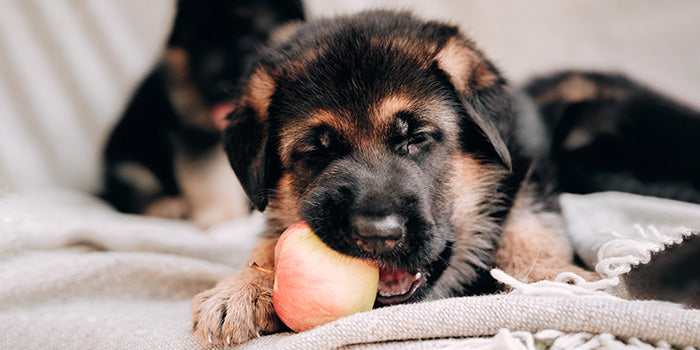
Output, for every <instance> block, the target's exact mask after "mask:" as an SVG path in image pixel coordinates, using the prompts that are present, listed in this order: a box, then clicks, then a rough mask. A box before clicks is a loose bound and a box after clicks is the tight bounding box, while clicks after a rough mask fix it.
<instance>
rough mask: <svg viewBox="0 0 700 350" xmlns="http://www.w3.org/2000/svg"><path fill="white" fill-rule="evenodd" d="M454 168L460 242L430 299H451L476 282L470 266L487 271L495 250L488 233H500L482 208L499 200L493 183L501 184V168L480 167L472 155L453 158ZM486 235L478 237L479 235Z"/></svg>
mask: <svg viewBox="0 0 700 350" xmlns="http://www.w3.org/2000/svg"><path fill="white" fill-rule="evenodd" d="M450 162H451V164H453V170H452V175H451V176H450V179H451V184H450V187H451V190H450V193H452V194H454V195H455V196H456V198H455V199H454V203H453V207H452V208H453V214H452V217H451V218H450V221H451V223H452V227H454V230H455V235H456V236H457V240H456V241H455V244H454V246H453V250H454V254H455V256H456V257H455V258H453V259H452V261H453V263H452V264H450V266H449V267H448V268H447V269H446V270H445V272H444V273H443V274H442V276H441V277H440V279H439V280H438V282H437V283H438V285H439V286H440V288H438V289H436V290H435V291H434V292H433V294H432V295H431V299H436V298H443V297H447V296H450V294H440V293H447V292H448V291H450V290H460V288H462V283H463V282H464V281H471V280H474V279H475V278H476V277H477V276H476V274H475V271H474V269H473V266H472V265H471V264H475V265H476V266H478V265H479V264H480V263H481V266H480V267H482V268H487V266H485V264H483V262H484V261H487V260H488V258H489V257H488V256H486V254H488V253H486V252H487V251H488V249H490V248H492V243H491V241H490V238H491V237H493V236H489V233H492V234H495V232H497V231H498V226H497V224H494V223H492V222H491V221H490V220H488V219H487V218H486V216H488V212H484V211H483V210H482V209H483V207H482V206H483V205H482V204H481V203H482V201H483V199H484V198H489V196H491V198H492V196H497V195H498V193H492V189H493V185H494V183H496V182H498V181H499V180H500V179H501V178H502V177H503V176H504V175H505V171H504V170H503V168H501V167H497V166H489V165H484V164H481V163H479V161H477V160H476V159H474V157H472V156H471V155H469V154H464V153H458V154H455V155H453V156H452V159H451V161H450ZM479 232H480V233H483V234H485V235H476V233H479Z"/></svg>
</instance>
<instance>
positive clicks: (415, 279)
mask: <svg viewBox="0 0 700 350" xmlns="http://www.w3.org/2000/svg"><path fill="white" fill-rule="evenodd" d="M420 276H422V275H421V273H420V272H418V273H417V274H416V275H415V276H413V280H414V281H417V280H418V279H419V278H420Z"/></svg>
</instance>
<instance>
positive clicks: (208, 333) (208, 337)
mask: <svg viewBox="0 0 700 350" xmlns="http://www.w3.org/2000/svg"><path fill="white" fill-rule="evenodd" d="M211 336H212V333H211V331H207V339H209V344H213V343H214V342H212V340H211Z"/></svg>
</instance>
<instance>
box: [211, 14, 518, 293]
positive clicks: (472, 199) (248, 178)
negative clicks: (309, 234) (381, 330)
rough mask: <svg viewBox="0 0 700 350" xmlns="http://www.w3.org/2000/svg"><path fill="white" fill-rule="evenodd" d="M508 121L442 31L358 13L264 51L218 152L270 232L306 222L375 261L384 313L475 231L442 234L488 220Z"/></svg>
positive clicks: (481, 70) (483, 72) (449, 31)
mask: <svg viewBox="0 0 700 350" xmlns="http://www.w3.org/2000/svg"><path fill="white" fill-rule="evenodd" d="M511 117H512V113H511V108H510V103H509V98H508V96H507V94H506V91H505V88H504V81H503V79H501V78H500V76H499V75H498V73H497V72H496V70H495V69H494V68H493V66H492V65H491V64H490V63H489V62H488V61H487V60H486V59H485V58H484V57H483V55H482V54H481V53H480V52H479V51H477V50H476V49H475V48H474V46H473V44H472V43H471V42H469V41H468V40H466V39H465V38H464V37H463V36H461V35H460V34H459V33H458V30H457V29H456V28H455V27H452V26H449V25H444V24H441V23H436V22H423V21H420V20H417V19H415V18H414V17H412V16H411V15H409V14H405V13H400V14H396V13H392V12H366V13H361V14H359V15H355V16H351V17H344V18H339V19H334V20H333V21H319V22H312V23H310V24H307V25H304V26H301V27H299V28H298V29H297V30H296V32H295V33H294V34H293V35H290V36H289V39H288V40H287V41H285V42H283V43H280V44H278V45H276V46H273V47H270V48H269V49H267V50H266V51H264V52H263V53H262V54H261V57H260V58H259V59H258V60H257V61H256V62H255V63H254V65H253V66H252V70H251V71H250V72H249V74H248V76H247V80H246V84H245V87H244V91H243V95H242V97H241V101H240V107H239V108H238V109H236V111H235V112H234V113H232V114H231V115H230V118H231V124H230V125H229V127H228V128H227V129H226V131H225V141H224V142H225V147H226V150H227V153H228V156H229V160H230V162H231V164H232V167H233V169H234V171H235V173H236V174H237V176H238V178H239V180H240V181H241V183H242V184H243V187H244V188H245V190H246V192H247V193H248V195H249V196H250V198H251V200H252V202H253V203H254V205H255V206H256V207H257V209H259V210H267V214H268V218H269V225H271V228H272V229H274V230H276V231H278V232H281V231H282V230H283V229H284V228H285V227H288V226H290V225H291V224H293V223H295V222H296V221H299V220H305V221H306V222H308V223H309V225H310V226H311V227H312V229H313V230H314V231H315V232H316V233H317V234H318V235H319V237H320V238H321V239H322V240H323V241H324V242H326V243H327V244H328V245H329V246H330V247H331V248H333V249H335V250H337V251H339V252H342V253H344V254H348V255H352V256H358V257H363V258H370V259H374V260H375V261H376V262H377V263H378V264H379V265H380V267H381V270H380V275H381V276H380V288H379V295H378V301H379V302H380V303H382V304H390V303H397V302H405V301H414V300H419V299H421V298H423V297H425V296H426V295H427V293H428V292H429V291H430V289H431V286H432V285H433V284H435V283H436V281H437V280H438V279H439V278H440V275H441V274H442V272H443V270H444V269H445V268H446V267H447V265H449V264H451V261H452V260H453V259H457V256H458V255H459V254H461V253H463V252H462V251H458V250H463V249H468V248H465V247H463V246H462V245H460V246H459V247H457V246H456V245H455V242H456V241H459V240H468V239H470V237H467V236H469V235H478V234H479V233H480V232H477V231H479V229H470V230H464V229H463V228H462V227H459V228H456V227H455V225H471V224H473V226H474V227H479V228H481V227H490V226H489V223H488V222H481V221H482V220H486V221H488V220H492V221H493V220H498V219H497V218H495V216H494V218H491V216H490V215H491V213H490V212H488V210H486V209H483V208H484V206H485V205H488V204H489V203H491V202H492V201H497V200H498V198H499V196H498V194H497V193H494V194H490V193H489V191H491V190H494V189H495V190H496V191H497V190H498V188H497V187H493V188H491V187H489V186H490V185H491V184H493V183H497V182H498V181H500V180H501V179H502V178H503V177H504V176H505V175H503V174H506V173H508V169H510V168H511V166H512V164H511V163H512V162H511V157H510V153H509V151H508V147H507V143H508V142H509V136H508V135H509V134H508V133H509V131H508V128H507V126H508V125H509V124H510V121H509V119H510V118H511ZM491 175H492V176H491ZM465 192H467V193H465ZM477 221H478V222H477ZM480 242H481V240H479V239H477V240H475V241H474V243H475V244H473V246H475V247H476V246H482V245H484V244H482V243H480ZM484 248H485V249H490V247H484Z"/></svg>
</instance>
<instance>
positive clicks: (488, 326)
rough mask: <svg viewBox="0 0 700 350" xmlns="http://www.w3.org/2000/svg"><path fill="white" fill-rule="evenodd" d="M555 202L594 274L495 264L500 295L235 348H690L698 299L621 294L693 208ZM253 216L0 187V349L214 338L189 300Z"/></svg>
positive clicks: (593, 199)
mask: <svg viewBox="0 0 700 350" xmlns="http://www.w3.org/2000/svg"><path fill="white" fill-rule="evenodd" d="M561 204H562V208H563V213H564V215H565V218H566V221H567V225H568V227H569V231H570V233H571V239H572V242H573V243H574V245H575V248H576V250H577V251H578V253H579V255H580V256H581V257H582V259H583V261H584V262H585V263H587V264H589V265H590V266H595V268H596V270H597V271H598V272H599V273H600V274H601V276H602V277H603V280H601V281H598V282H593V283H588V282H585V281H583V280H578V282H577V283H576V284H575V285H570V284H565V283H559V282H537V283H533V284H523V283H520V282H518V281H516V280H514V279H513V278H511V277H510V276H508V275H506V274H505V273H503V272H502V271H499V270H493V271H492V275H493V276H494V277H495V278H497V279H498V280H499V281H501V282H502V283H505V284H508V285H510V286H511V288H512V292H510V293H508V294H500V295H490V296H478V297H463V298H451V299H444V300H438V301H432V302H425V303H418V304H413V305H399V306H393V307H386V308H382V309H376V310H372V311H369V312H365V313H360V314H355V315H352V316H350V317H346V318H343V319H340V320H338V321H336V322H333V323H330V324H327V325H324V326H320V327H317V328H315V329H312V330H310V331H307V332H303V333H299V334H291V333H283V334H275V335H269V336H264V337H261V338H258V339H256V340H253V341H251V342H248V343H246V344H243V345H241V346H239V347H240V348H241V349H330V348H338V347H347V348H352V349H365V348H369V349H423V348H436V347H439V348H448V349H449V348H478V349H535V348H536V347H537V348H541V347H542V346H551V348H552V349H556V348H567V349H568V348H576V347H579V348H582V349H583V348H586V349H590V348H597V347H608V348H640V349H649V348H654V347H657V348H670V346H676V347H685V346H695V347H700V332H698V330H699V329H700V310H691V309H686V308H684V307H682V306H681V305H679V304H675V303H671V302H665V301H655V300H648V301H639V300H627V299H624V298H621V296H622V297H627V296H629V295H637V294H638V293H636V292H637V291H636V290H631V289H632V287H631V286H632V285H630V284H628V283H626V281H625V276H628V275H630V276H631V274H634V273H635V272H634V271H633V272H632V273H630V272H629V271H630V270H631V268H632V267H633V266H634V265H638V264H641V265H644V264H647V263H649V261H652V262H651V264H654V262H653V261H654V260H653V259H652V253H653V252H659V251H661V250H663V249H664V248H665V247H668V246H678V247H681V248H682V247H684V246H685V245H684V244H682V242H683V241H684V240H687V239H689V238H690V237H691V236H693V235H697V234H698V232H700V206H697V205H691V204H686V203H679V202H673V201H668V200H661V199H656V198H648V197H639V196H634V195H628V194H621V193H600V194H593V195H586V196H575V195H563V196H562V197H561ZM262 225H263V220H262V218H261V216H259V215H254V216H251V217H250V218H246V219H242V220H234V221H230V222H226V223H222V224H220V225H218V226H215V227H212V228H211V229H209V230H207V231H201V230H199V229H197V228H195V227H194V226H192V225H189V224H187V223H184V222H177V221H168V220H160V219H153V218H145V217H140V216H134V215H124V214H119V213H116V212H114V211H113V210H111V209H110V208H108V207H107V206H106V205H104V204H103V203H101V202H99V201H97V200H95V199H93V198H91V197H89V196H86V195H83V194H80V193H78V192H70V191H65V190H56V191H48V192H47V191H45V192H42V193H23V194H13V193H9V194H5V195H0V348H1V349H47V348H49V349H51V348H57V349H158V348H167V349H196V348H201V349H208V348H212V349H213V348H217V347H214V346H208V345H206V344H201V343H199V342H198V341H197V340H196V339H194V338H193V337H192V336H191V335H190V327H191V324H190V305H191V298H192V296H193V295H195V294H196V293H198V292H199V291H202V290H204V289H207V288H210V287H211V286H213V285H214V284H215V283H216V281H217V280H219V279H221V278H223V277H225V276H227V275H229V274H232V273H235V272H236V271H237V270H239V269H240V268H241V267H242V266H243V264H244V262H245V259H246V257H247V255H248V251H249V250H250V249H251V247H252V246H253V245H254V243H255V236H256V235H257V234H258V233H259V232H260V231H261V229H262ZM697 238H700V237H695V239H697ZM669 254H671V255H673V254H680V253H676V251H675V250H674V251H671V252H669ZM695 254H697V252H695ZM692 268H694V267H692V266H689V267H688V270H687V271H667V273H668V274H679V273H680V274H683V273H693V272H692V271H693V270H691V269H692ZM696 269H697V268H696ZM560 277H561V278H564V277H572V276H570V275H566V274H564V275H560ZM573 277H574V278H575V276H573ZM690 277H695V278H696V279H697V277H698V276H690ZM625 286H627V287H629V288H625Z"/></svg>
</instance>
